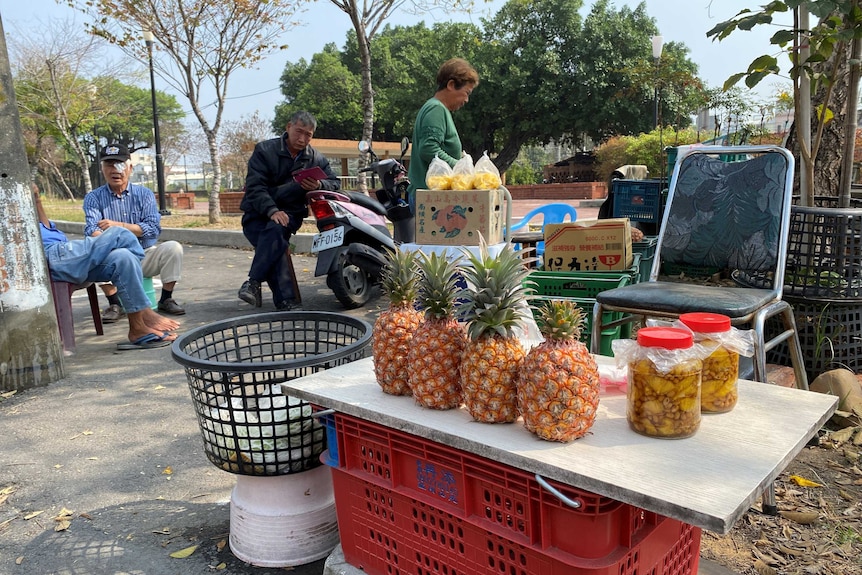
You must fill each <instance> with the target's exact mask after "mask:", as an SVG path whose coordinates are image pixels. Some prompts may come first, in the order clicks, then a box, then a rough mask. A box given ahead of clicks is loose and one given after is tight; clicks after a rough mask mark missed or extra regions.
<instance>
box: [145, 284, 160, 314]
mask: <svg viewBox="0 0 862 575" xmlns="http://www.w3.org/2000/svg"><path fill="white" fill-rule="evenodd" d="M143 283H144V293H146V294H147V297H148V298H150V307H151V308H153V309H157V308H158V307H159V306H158V302H157V301H156V289H155V288H154V287H153V278H147V277H145V278H144V282H143Z"/></svg>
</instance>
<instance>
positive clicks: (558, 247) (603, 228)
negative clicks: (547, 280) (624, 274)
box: [544, 218, 633, 271]
mask: <svg viewBox="0 0 862 575" xmlns="http://www.w3.org/2000/svg"><path fill="white" fill-rule="evenodd" d="M632 258H633V252H632V229H631V225H630V224H629V220H628V218H615V219H608V220H582V221H576V222H571V223H565V224H548V225H546V226H545V262H544V263H545V269H546V270H549V271H613V270H626V269H629V268H630V267H631V266H632Z"/></svg>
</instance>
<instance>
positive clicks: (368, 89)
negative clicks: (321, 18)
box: [353, 19, 374, 194]
mask: <svg viewBox="0 0 862 575" xmlns="http://www.w3.org/2000/svg"><path fill="white" fill-rule="evenodd" d="M353 24H354V27H355V29H356V32H357V34H356V41H357V43H358V44H359V64H360V70H361V77H362V139H363V140H368V141H369V142H370V141H372V139H373V135H374V88H373V87H372V85H371V41H370V39H369V38H368V36H367V35H366V33H365V26H364V25H363V24H362V22H361V20H359V19H357V20H356V21H355V22H354V23H353ZM367 165H368V158H367V156H366V155H365V154H363V155H362V156H360V158H359V167H360V168H363V167H365V166H367ZM359 176H360V177H359V191H360V192H362V193H363V194H367V193H368V184H367V182H366V178H365V177H364V176H365V174H359Z"/></svg>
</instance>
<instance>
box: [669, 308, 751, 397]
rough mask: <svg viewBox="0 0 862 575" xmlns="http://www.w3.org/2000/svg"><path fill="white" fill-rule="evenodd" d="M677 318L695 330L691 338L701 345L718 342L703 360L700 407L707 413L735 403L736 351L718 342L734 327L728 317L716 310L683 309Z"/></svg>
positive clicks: (737, 376)
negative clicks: (690, 310) (713, 311)
mask: <svg viewBox="0 0 862 575" xmlns="http://www.w3.org/2000/svg"><path fill="white" fill-rule="evenodd" d="M679 320H680V321H681V322H682V323H683V324H685V326H686V327H688V328H689V329H690V330H691V331H693V332H694V340H695V341H697V342H699V343H702V344H704V345H710V346H711V345H717V346H718V347H716V348H715V351H713V352H712V354H710V356H709V357H707V358H706V359H704V360H703V375H702V378H701V385H700V409H701V410H702V411H705V412H710V413H724V412H726V411H730V410H731V409H733V407H734V406H735V405H736V400H737V399H738V398H739V394H738V392H737V388H736V382H737V380H738V379H739V354H738V353H737V352H735V351H733V350H731V349H729V348H728V347H727V346H725V345H722V344H721V340H722V338H723V337H725V336H727V335H729V334H730V330H731V329H733V328H732V327H731V325H730V318H729V317H727V316H726V315H721V314H717V313H699V312H698V313H684V314H682V315H681V316H679Z"/></svg>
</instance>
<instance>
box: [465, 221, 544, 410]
mask: <svg viewBox="0 0 862 575" xmlns="http://www.w3.org/2000/svg"><path fill="white" fill-rule="evenodd" d="M465 253H466V254H467V257H468V265H465V266H464V276H465V277H466V279H467V284H468V285H469V286H470V288H469V289H468V290H467V291H466V292H465V294H464V296H463V297H464V298H465V300H466V302H465V303H464V304H463V305H462V306H461V313H460V314H459V316H460V317H459V319H462V320H464V321H466V322H467V339H468V341H467V347H466V348H465V349H464V356H463V360H462V362H461V390H462V398H463V400H464V404H465V405H466V407H467V411H469V412H470V415H471V416H473V419H475V420H476V421H482V422H486V423H509V422H512V421H515V419H517V417H518V406H517V388H516V384H515V379H516V376H517V373H518V371H519V370H520V369H521V364H522V362H523V360H524V347H523V346H522V345H521V342H520V341H519V340H518V338H517V337H516V336H515V328H517V327H521V326H522V325H523V322H524V320H525V319H526V317H527V316H528V314H529V307H527V305H526V300H527V294H526V291H525V289H524V287H523V285H522V282H523V280H524V279H525V278H526V276H527V275H528V273H529V272H528V270H527V268H525V267H524V262H523V260H522V259H521V257H520V256H519V255H518V253H516V252H515V251H514V249H513V248H512V246H511V245H507V246H506V247H505V249H504V250H503V251H502V252H501V253H500V255H499V256H498V257H496V258H493V257H491V256H490V254H489V252H488V246H487V245H486V244H485V240H484V238H481V239H480V246H479V255H473V254H471V253H470V252H468V251H467V250H465Z"/></svg>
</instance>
